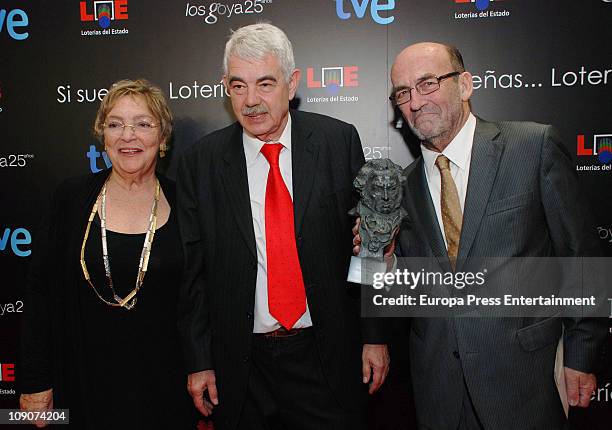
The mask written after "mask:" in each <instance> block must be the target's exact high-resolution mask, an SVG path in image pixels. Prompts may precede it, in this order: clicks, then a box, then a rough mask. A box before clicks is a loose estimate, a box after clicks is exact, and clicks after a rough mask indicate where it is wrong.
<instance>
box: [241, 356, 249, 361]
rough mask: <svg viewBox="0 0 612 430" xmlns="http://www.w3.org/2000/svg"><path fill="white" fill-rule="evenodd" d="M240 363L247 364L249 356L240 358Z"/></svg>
mask: <svg viewBox="0 0 612 430" xmlns="http://www.w3.org/2000/svg"><path fill="white" fill-rule="evenodd" d="M242 362H243V363H248V362H249V356H248V355H245V356H244V357H242Z"/></svg>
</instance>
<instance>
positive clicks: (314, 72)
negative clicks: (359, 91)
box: [306, 66, 359, 95]
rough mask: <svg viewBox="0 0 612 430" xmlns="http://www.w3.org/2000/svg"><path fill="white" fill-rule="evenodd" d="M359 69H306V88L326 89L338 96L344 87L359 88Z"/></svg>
mask: <svg viewBox="0 0 612 430" xmlns="http://www.w3.org/2000/svg"><path fill="white" fill-rule="evenodd" d="M358 72H359V67H357V66H334V67H321V69H315V68H314V67H308V68H306V86H307V87H308V88H325V89H326V90H327V92H328V93H329V94H330V95H336V94H338V91H339V90H340V88H342V87H357V86H359V74H358Z"/></svg>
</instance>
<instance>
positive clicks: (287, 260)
mask: <svg viewBox="0 0 612 430" xmlns="http://www.w3.org/2000/svg"><path fill="white" fill-rule="evenodd" d="M281 149H283V145H281V144H280V143H278V144H265V145H264V146H263V147H262V148H261V153H262V154H263V155H264V157H266V159H267V160H268V163H269V164H270V171H269V172H268V183H267V185H266V256H267V260H268V308H269V309H270V314H271V315H272V316H273V317H274V318H276V319H277V320H278V322H279V323H280V324H281V325H282V326H283V327H285V328H286V329H291V328H292V327H293V325H294V324H295V323H296V321H297V320H299V319H300V317H301V316H302V315H303V314H304V312H306V292H305V290H304V280H303V279H302V269H301V268H300V261H299V259H298V253H297V247H296V244H295V227H294V225H293V202H292V201H291V195H289V191H288V190H287V186H286V185H285V181H283V177H282V176H281V172H280V168H279V165H278V158H279V155H280V151H281Z"/></svg>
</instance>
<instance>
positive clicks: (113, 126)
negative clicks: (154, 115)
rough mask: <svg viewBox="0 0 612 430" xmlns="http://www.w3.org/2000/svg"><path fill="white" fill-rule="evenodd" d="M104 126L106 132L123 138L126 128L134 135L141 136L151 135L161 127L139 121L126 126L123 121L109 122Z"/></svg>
mask: <svg viewBox="0 0 612 430" xmlns="http://www.w3.org/2000/svg"><path fill="white" fill-rule="evenodd" d="M102 125H103V127H104V130H106V132H107V133H108V134H110V135H112V136H121V135H122V134H123V130H125V128H126V127H130V128H131V129H132V130H133V131H134V133H136V134H137V135H139V136H144V135H147V134H150V133H152V132H153V130H155V128H156V127H159V124H153V123H151V122H148V121H138V122H137V123H136V124H124V123H122V122H121V121H109V122H107V123H104V124H102Z"/></svg>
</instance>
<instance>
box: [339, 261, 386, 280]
mask: <svg viewBox="0 0 612 430" xmlns="http://www.w3.org/2000/svg"><path fill="white" fill-rule="evenodd" d="M386 271H387V263H386V262H385V261H384V259H383V258H372V257H354V256H353V257H351V264H350V265H349V271H348V276H347V278H346V280H347V281H348V282H354V283H355V284H362V285H372V284H373V283H374V280H373V278H374V273H385V272H386Z"/></svg>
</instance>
